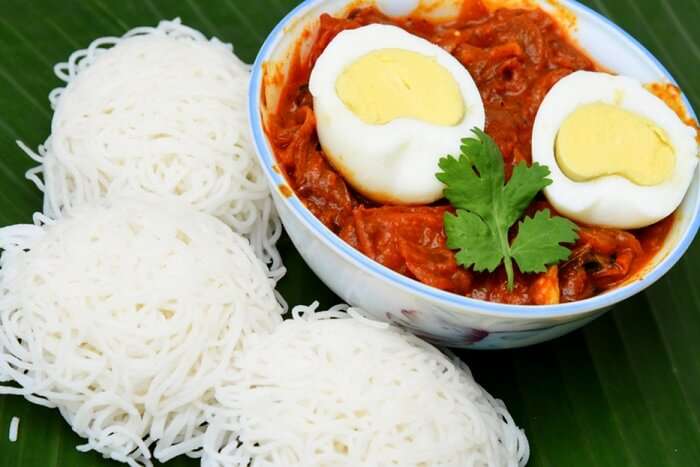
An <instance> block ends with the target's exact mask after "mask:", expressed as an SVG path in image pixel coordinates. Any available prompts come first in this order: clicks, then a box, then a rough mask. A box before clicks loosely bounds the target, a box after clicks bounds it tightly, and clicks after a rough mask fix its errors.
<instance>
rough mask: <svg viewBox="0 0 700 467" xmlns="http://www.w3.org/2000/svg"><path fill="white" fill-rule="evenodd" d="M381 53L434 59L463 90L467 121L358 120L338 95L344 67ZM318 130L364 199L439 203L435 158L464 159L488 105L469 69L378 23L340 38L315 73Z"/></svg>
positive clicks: (417, 39) (419, 40)
mask: <svg viewBox="0 0 700 467" xmlns="http://www.w3.org/2000/svg"><path fill="white" fill-rule="evenodd" d="M380 49H404V50H408V51H412V52H416V53H420V54H423V55H426V56H429V57H432V58H434V59H435V60H436V62H437V63H438V64H439V65H441V66H442V67H444V68H445V69H446V70H447V71H448V72H449V73H450V74H451V75H452V77H453V78H454V79H455V81H456V82H457V84H458V86H459V90H460V92H461V94H462V98H463V99H464V104H465V116H464V118H463V119H462V121H461V122H459V123H458V124H457V125H454V126H440V125H435V124H431V123H427V122H423V121H420V120H417V119H413V118H398V119H395V120H393V121H391V122H389V123H387V124H384V125H370V124H367V123H365V122H363V121H362V120H361V119H360V118H358V117H357V116H356V115H355V114H354V113H353V112H352V111H351V110H350V109H348V108H347V107H346V106H345V104H344V103H343V102H342V101H341V99H340V98H339V97H338V95H337V93H336V81H337V80H338V77H339V76H340V75H341V74H342V73H343V71H344V70H345V68H346V67H348V66H349V65H351V64H352V63H353V62H355V61H356V60H358V59H359V58H361V57H363V56H364V55H366V54H368V53H370V52H373V51H375V50H380ZM309 90H310V91H311V94H312V96H313V99H314V111H315V113H316V126H317V131H318V136H319V140H320V142H321V146H322V147H323V149H324V152H325V153H326V155H327V157H328V159H329V161H330V162H331V164H333V166H334V167H335V168H336V170H338V171H339V172H340V173H341V174H342V175H343V177H344V178H345V179H346V180H347V181H348V182H349V183H350V184H351V185H352V186H353V187H354V188H355V189H356V190H357V191H359V192H360V193H362V194H363V195H364V196H366V197H368V198H370V199H373V200H375V201H379V202H384V203H391V204H426V203H431V202H433V201H436V200H438V199H440V198H442V196H443V194H442V192H443V188H444V185H443V184H442V183H440V182H439V181H438V180H437V179H436V178H435V174H436V173H437V172H438V161H439V160H440V158H441V157H444V156H445V155H447V154H454V155H456V154H459V150H460V145H461V143H460V140H461V138H465V137H468V136H470V135H471V130H472V128H475V127H476V128H479V129H483V128H484V123H485V119H486V116H485V112H484V105H483V102H482V101H481V96H480V95H479V90H478V89H477V87H476V84H475V83H474V80H473V79H472V77H471V75H470V74H469V72H468V71H467V70H466V69H465V68H464V66H463V65H462V64H461V63H460V62H459V61H458V60H457V59H455V58H454V57H453V56H452V55H450V54H449V53H447V52H446V51H445V50H443V49H441V48H440V47H438V46H437V45H435V44H433V43H431V42H429V41H427V40H425V39H422V38H420V37H417V36H414V35H413V34H410V33H408V32H406V31H404V30H403V29H401V28H398V27H395V26H386V25H380V24H373V25H369V26H364V27H361V28H358V29H354V30H348V31H343V32H341V33H340V34H338V35H337V36H336V37H335V38H334V39H333V40H332V41H331V43H330V44H329V45H328V47H327V48H326V50H325V51H324V52H323V54H321V56H320V57H319V58H318V61H317V62H316V64H315V66H314V69H313V71H312V73H311V78H310V81H309Z"/></svg>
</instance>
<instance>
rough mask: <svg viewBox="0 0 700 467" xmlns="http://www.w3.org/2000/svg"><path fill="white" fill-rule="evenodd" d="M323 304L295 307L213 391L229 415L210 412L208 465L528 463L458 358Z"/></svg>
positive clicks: (487, 466) (520, 437)
mask: <svg viewBox="0 0 700 467" xmlns="http://www.w3.org/2000/svg"><path fill="white" fill-rule="evenodd" d="M317 306H318V304H314V305H312V306H311V307H297V308H295V309H294V310H293V315H294V319H293V320H289V321H285V322H284V323H283V324H282V325H281V326H280V327H279V328H277V330H276V331H275V332H274V333H272V334H270V335H264V336H257V337H254V338H252V339H251V341H250V342H249V344H250V345H249V346H247V347H246V349H245V351H244V352H243V353H242V354H241V356H240V358H238V359H237V360H236V365H237V367H238V369H239V371H237V372H236V373H235V375H236V376H235V377H233V378H231V380H229V381H228V382H227V384H225V385H223V386H222V387H220V388H218V389H217V391H216V397H217V400H219V402H220V403H221V405H222V407H223V408H219V409H217V410H216V411H213V413H212V419H211V421H210V424H209V428H208V429H207V432H206V435H205V442H204V454H203V456H202V466H203V467H223V466H226V467H248V466H249V465H250V466H251V467H311V466H313V467H357V466H373V467H390V466H401V467H437V466H440V467H448V466H449V467H467V466H469V467H517V466H524V465H525V464H526V463H527V460H528V457H529V446H528V442H527V439H526V437H525V435H524V433H523V432H522V431H521V430H520V429H518V428H517V426H516V425H515V423H514V422H513V419H512V418H511V416H510V414H509V413H508V410H507V409H506V407H505V405H504V404H503V402H501V401H500V400H497V399H494V398H493V397H491V396H490V395H489V394H488V393H487V392H486V391H485V390H484V389H482V388H481V387H480V386H479V385H478V384H477V383H476V382H475V381H474V379H473V377H472V375H471V373H470V371H469V369H468V368H467V367H466V366H465V365H464V364H463V363H462V362H460V361H459V360H457V359H456V358H450V357H448V356H446V355H444V354H443V353H441V352H440V351H439V350H437V349H436V348H435V347H433V346H431V345H430V344H427V343H425V342H423V341H421V340H420V339H418V338H416V337H414V336H412V335H409V334H407V333H404V332H403V331H400V330H399V329H397V328H395V327H387V326H383V325H380V326H377V325H376V324H372V323H369V322H368V321H369V320H368V319H367V318H361V319H357V318H352V317H351V314H350V313H348V314H346V313H345V312H344V311H343V310H344V309H345V308H347V307H334V308H333V309H331V310H329V311H326V312H315V309H316V307H317ZM355 311H358V310H355ZM352 314H354V315H356V316H357V313H352ZM360 315H361V313H360Z"/></svg>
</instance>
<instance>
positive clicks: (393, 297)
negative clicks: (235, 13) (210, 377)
mask: <svg viewBox="0 0 700 467" xmlns="http://www.w3.org/2000/svg"><path fill="white" fill-rule="evenodd" d="M349 3H353V4H357V2H349V1H347V0H307V1H305V2H303V3H302V4H301V5H299V6H298V7H297V8H296V9H295V10H294V11H292V12H291V13H290V14H289V15H287V17H285V18H284V19H283V20H282V21H281V22H280V23H279V24H278V25H277V27H276V28H275V29H274V30H273V31H272V33H271V34H270V36H269V37H268V38H267V40H266V41H265V44H264V45H263V47H262V49H261V51H260V54H259V56H258V58H257V60H256V62H255V65H254V68H253V76H252V81H251V85H250V101H249V111H250V118H251V126H252V133H253V138H254V141H255V145H256V149H257V152H258V156H259V159H260V163H261V164H262V166H263V168H264V171H265V174H266V176H267V178H268V181H269V183H270V184H271V186H272V187H273V189H272V192H273V197H274V201H275V204H276V206H277V209H278V210H279V213H280V216H281V217H282V221H283V223H284V226H285V228H286V230H287V232H288V234H289V236H290V237H291V239H292V241H293V242H294V245H295V246H296V248H297V249H298V250H299V252H300V253H301V255H302V256H303V257H304V259H305V260H306V262H307V263H308V264H309V266H310V267H311V269H313V271H314V272H315V273H316V274H317V275H318V276H319V277H320V278H321V280H323V282H325V283H326V284H327V285H328V287H330V288H331V289H332V290H333V291H334V292H335V293H336V294H337V295H339V296H340V297H341V298H342V299H343V300H345V301H346V302H348V303H350V304H352V305H356V306H359V307H362V308H364V309H365V310H366V311H367V312H369V313H370V314H372V315H373V316H374V317H375V318H377V319H381V320H388V321H392V322H395V323H398V324H400V325H402V326H404V327H405V328H407V329H409V330H411V331H413V332H414V333H416V334H417V335H419V336H421V337H424V338H426V339H428V340H431V341H433V342H436V343H438V344H444V345H449V346H452V347H471V348H479V349H497V348H510V347H522V346H526V345H531V344H535V343H538V342H543V341H546V340H549V339H553V338H555V337H558V336H561V335H563V334H566V333H568V332H571V331H573V330H574V329H577V328H579V327H581V326H583V325H585V324H586V323H588V322H590V321H592V320H593V319H595V318H596V317H598V316H600V315H602V314H603V313H605V312H606V311H607V310H609V309H610V307H611V306H613V305H614V304H616V303H618V302H620V301H622V300H624V299H626V298H628V297H630V296H632V295H634V294H636V293H639V292H641V291H642V290H644V289H645V288H647V287H649V286H650V285H651V284H653V283H654V282H655V281H657V280H658V279H659V278H660V277H661V276H663V275H664V274H666V272H668V270H669V269H670V268H671V267H672V266H673V265H674V264H675V263H676V262H677V261H678V260H679V259H680V258H681V256H682V255H683V254H684V253H685V251H686V250H687V249H688V246H689V245H690V244H691V242H692V241H693V238H694V237H695V234H696V232H697V230H698V226H699V224H700V217H699V215H698V214H699V212H700V211H699V207H700V205H699V203H700V196H699V193H698V190H699V183H698V177H697V174H696V176H695V178H694V180H693V183H692V185H691V187H690V190H689V192H688V194H687V195H686V198H685V200H684V202H683V204H682V205H681V207H680V210H679V215H678V219H677V221H676V223H675V226H674V229H673V230H672V232H671V234H670V235H669V237H668V240H667V242H666V245H665V246H664V248H662V250H661V251H660V253H659V255H658V256H657V257H656V258H655V259H654V260H653V261H652V263H651V265H650V267H649V268H648V269H647V270H645V271H643V272H642V273H641V274H640V276H639V277H637V278H635V279H634V280H633V281H631V282H630V283H628V284H627V285H625V286H623V287H620V288H617V289H614V290H612V291H609V292H607V293H604V294H602V295H598V296H595V297H593V298H590V299H587V300H583V301H579V302H575V303H568V304H560V305H551V306H518V305H502V304H497V303H488V302H482V301H478V300H473V299H470V298H465V297H462V296H458V295H455V294H452V293H448V292H444V291H441V290H438V289H435V288H432V287H429V286H427V285H424V284H422V283H420V282H417V281H415V280H412V279H410V278H407V277H404V276H402V275H400V274H397V273H395V272H393V271H391V270H390V269H388V268H385V267H384V266H382V265H380V264H378V263H376V262H375V261H373V260H371V259H369V258H367V257H366V256H364V255H363V254H362V253H360V252H359V251H357V250H355V249H354V248H352V247H351V246H350V245H348V244H346V243H345V242H344V241H343V240H341V239H340V238H339V237H337V236H336V235H335V234H333V233H332V232H331V231H330V230H329V229H327V228H326V227H325V226H324V225H323V224H322V223H321V222H320V221H318V220H317V219H316V218H315V217H314V216H313V214H311V212H310V211H309V210H308V209H307V208H306V207H305V206H304V205H303V203H302V202H301V201H300V200H299V198H297V197H296V196H294V195H292V196H285V195H284V194H283V193H282V191H281V190H280V188H281V187H285V190H284V191H285V192H287V194H289V190H288V187H286V181H285V179H284V177H283V176H282V175H281V174H280V173H279V172H278V171H277V170H275V164H276V161H275V156H274V154H273V151H272V148H271V146H270V144H269V142H268V140H267V137H266V135H265V132H264V130H263V122H264V119H265V116H266V115H267V113H268V112H269V110H270V109H272V108H274V105H275V104H276V99H277V93H276V90H277V89H276V88H274V85H266V87H265V92H266V99H265V100H262V99H261V95H262V94H261V93H262V92H263V75H264V69H265V67H266V66H269V65H271V64H274V65H275V66H277V67H279V66H281V67H283V68H282V69H283V70H284V69H285V68H284V67H285V66H286V65H287V64H288V61H289V57H290V55H291V47H292V46H293V45H294V44H295V43H296V41H297V40H298V38H299V37H300V35H301V33H302V31H303V30H304V29H306V28H308V27H310V26H311V25H313V24H314V22H315V21H316V20H317V18H318V17H319V16H320V14H321V13H322V12H329V13H338V12H340V11H342V10H343V9H344V8H345V7H346V5H348V4H349ZM360 3H374V2H372V1H371V0H367V1H364V2H360ZM377 3H379V4H381V6H382V7H384V8H386V6H387V5H389V7H390V8H394V9H395V10H397V11H402V10H403V11H404V12H405V11H406V9H409V10H410V9H411V8H412V6H413V5H415V4H417V3H418V2H417V1H416V0H377ZM425 3H440V5H441V6H445V7H444V8H441V9H434V10H432V11H433V12H438V13H439V14H447V15H449V14H451V11H454V8H451V6H452V7H454V4H455V3H456V2H455V1H454V0H452V1H449V2H446V1H445V0H432V1H431V0H428V1H427V2H426V1H425V0H423V1H422V4H425ZM457 3H458V2H457ZM540 3H541V6H542V7H543V8H545V9H548V8H552V7H551V5H550V2H546V1H541V2H540ZM559 4H560V6H562V7H564V8H566V9H567V10H568V11H569V12H570V13H573V14H574V15H575V16H576V18H577V21H576V27H575V29H574V30H572V31H571V32H572V35H573V36H574V38H575V39H576V40H577V41H578V42H579V43H580V45H581V46H582V47H583V48H584V49H585V50H586V51H587V52H588V53H589V54H590V55H591V56H592V57H593V58H594V59H595V60H597V61H598V63H599V64H601V65H603V66H604V67H606V68H608V69H610V70H612V71H614V72H617V73H620V74H625V75H629V76H632V77H635V78H638V79H640V80H642V81H644V82H673V78H672V77H671V75H670V74H669V73H668V71H667V70H666V69H665V68H664V67H663V65H661V63H659V61H658V60H656V59H655V58H654V56H653V55H651V53H649V52H648V51H647V50H646V49H645V48H644V47H643V46H642V45H641V44H640V43H639V42H637V41H636V40H635V39H634V38H632V37H631V36H629V35H628V34H627V33H626V32H624V31H623V30H622V29H620V28H619V27H618V26H616V25H615V24H613V23H612V22H610V21H609V20H607V19H606V18H604V17H602V16H601V15H599V14H598V13H596V12H594V11H593V10H590V9H589V8H587V7H585V6H583V5H581V4H579V3H576V2H574V1H570V0H561V1H560V2H559ZM385 11H386V10H385ZM268 84H269V83H268ZM263 102H264V103H263ZM684 104H685V106H686V109H687V111H688V113H689V114H691V115H692V116H693V118H695V114H694V113H693V112H692V109H691V107H690V104H689V103H688V101H687V100H685V97H684Z"/></svg>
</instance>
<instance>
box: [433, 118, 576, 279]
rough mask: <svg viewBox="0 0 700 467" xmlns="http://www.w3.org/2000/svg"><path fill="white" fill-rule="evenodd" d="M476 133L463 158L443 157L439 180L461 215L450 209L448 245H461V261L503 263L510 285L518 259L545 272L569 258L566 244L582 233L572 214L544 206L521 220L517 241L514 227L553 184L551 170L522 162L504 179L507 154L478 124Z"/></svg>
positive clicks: (489, 267) (490, 267) (530, 269)
mask: <svg viewBox="0 0 700 467" xmlns="http://www.w3.org/2000/svg"><path fill="white" fill-rule="evenodd" d="M473 132H474V134H475V136H476V137H471V138H465V139H463V140H462V147H461V152H462V153H461V155H460V156H459V158H455V157H453V156H447V157H445V158H443V159H441V160H440V164H439V166H440V169H441V170H442V171H441V172H439V173H438V174H437V178H438V180H440V181H441V182H442V183H444V184H445V197H446V198H447V199H448V200H449V201H450V203H452V205H453V206H454V207H455V209H456V215H453V214H450V213H446V214H445V232H446V234H447V246H448V247H449V248H451V249H453V250H459V251H458V253H457V255H456V259H457V262H458V263H459V264H460V265H462V266H465V267H472V268H473V269H474V270H476V271H489V272H493V271H494V270H495V269H496V268H497V267H498V266H500V265H501V263H504V265H505V270H506V276H507V278H508V289H509V290H512V289H513V287H514V273H513V261H515V262H516V263H517V265H518V268H519V269H520V271H521V272H524V273H535V272H545V271H546V270H547V266H549V265H551V264H555V263H558V262H559V261H563V260H566V259H567V258H568V257H569V256H570V254H571V250H569V249H568V248H566V247H564V246H562V245H561V244H562V243H573V242H575V241H576V239H577V238H578V235H577V233H576V231H577V229H578V227H577V226H576V224H574V223H573V222H571V221H570V220H568V219H565V218H563V217H558V216H551V214H550V212H549V210H547V209H545V210H544V211H540V212H538V213H537V214H535V216H534V217H527V218H525V219H524V220H523V221H522V222H520V224H519V225H518V234H517V236H516V237H515V240H513V242H512V244H511V243H510V241H509V239H508V231H509V229H510V228H511V227H512V226H513V225H514V224H515V223H516V222H518V220H520V219H521V217H522V215H523V213H524V211H525V209H526V208H527V207H528V205H529V204H530V203H531V202H532V200H533V199H534V197H535V196H536V195H537V193H539V192H540V190H542V189H543V188H544V187H546V186H547V185H549V184H551V183H552V181H551V180H550V179H549V178H548V177H549V174H550V172H549V169H548V168H547V167H545V166H542V165H539V164H538V163H534V164H533V165H532V166H529V167H528V166H527V164H525V163H524V162H521V163H520V164H518V165H517V166H516V167H515V169H514V170H513V174H512V176H511V178H510V180H509V181H508V183H505V179H504V174H503V155H502V154H501V151H500V150H499V149H498V146H497V145H496V143H495V142H494V141H493V139H491V138H490V137H489V136H488V135H487V134H486V133H484V132H483V131H481V130H479V129H474V130H473Z"/></svg>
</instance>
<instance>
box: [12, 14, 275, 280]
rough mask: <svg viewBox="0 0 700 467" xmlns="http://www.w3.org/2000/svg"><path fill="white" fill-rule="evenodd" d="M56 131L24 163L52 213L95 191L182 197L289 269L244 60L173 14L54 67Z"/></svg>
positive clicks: (48, 212)
mask: <svg viewBox="0 0 700 467" xmlns="http://www.w3.org/2000/svg"><path fill="white" fill-rule="evenodd" d="M55 73H56V75H57V76H58V77H59V78H60V79H61V80H63V81H64V82H65V83H66V86H65V87H60V88H57V89H54V90H53V91H52V92H51V94H50V96H49V98H50V101H51V105H52V107H53V108H54V109H55V114H54V117H53V121H52V125H51V136H50V137H49V138H48V139H47V141H46V142H45V144H44V145H42V146H40V147H39V149H38V153H35V152H33V151H32V150H31V149H29V148H28V147H27V146H26V145H24V144H22V143H21V142H18V144H19V145H20V147H21V148H22V149H23V150H24V151H25V152H26V153H27V154H28V155H29V156H30V157H31V158H32V159H34V160H35V161H36V162H38V163H39V164H40V166H39V167H36V168H34V169H31V170H29V171H28V172H27V178H29V179H30V180H32V181H33V182H34V183H35V184H36V185H37V186H38V187H39V189H41V190H42V191H44V194H45V196H44V214H45V215H47V216H48V217H50V218H58V217H59V216H60V215H61V214H62V213H63V212H70V211H71V210H73V209H74V208H75V207H76V206H80V205H82V204H84V203H86V202H91V201H95V200H96V199H97V198H100V197H105V196H113V195H122V194H124V193H154V194H158V195H161V196H172V197H176V198H179V199H181V200H183V201H185V202H187V203H189V204H191V205H192V206H194V207H195V208H196V209H198V210H200V211H202V212H206V213H208V214H212V215H214V216H217V217H219V218H220V219H221V220H223V221H224V222H226V223H227V224H228V225H229V226H230V227H231V228H233V230H234V231H236V232H238V233H240V234H242V235H244V236H246V237H247V238H248V239H249V240H250V241H251V243H252V245H253V249H254V250H255V252H256V254H257V255H258V256H259V257H261V258H263V260H265V261H266V262H268V263H270V264H271V271H272V274H273V277H275V278H279V277H281V276H282V275H283V274H284V269H283V266H282V261H281V258H280V255H279V254H278V252H277V250H276V248H275V243H276V242H277V239H278V238H279V236H280V234H281V232H282V228H281V224H280V222H279V219H278V218H277V215H276V213H275V211H274V208H273V206H272V200H271V198H270V193H269V189H268V187H267V183H266V181H265V179H264V176H263V173H262V170H261V168H260V166H259V165H258V163H257V160H256V158H255V152H254V149H253V145H252V142H251V138H250V136H249V125H248V116H247V100H248V99H247V95H248V94H247V92H248V82H249V76H250V67H249V66H248V65H246V64H245V63H243V62H242V61H241V60H239V59H238V57H236V55H235V54H234V53H233V47H232V46H231V45H230V44H224V43H222V42H220V41H219V40H217V39H215V38H214V39H211V40H207V38H206V37H205V36H203V35H202V34H201V33H200V32H198V31H195V30H194V29H191V28H189V27H187V26H183V25H182V24H181V23H180V21H179V20H174V21H162V22H161V23H160V24H159V25H158V26H157V27H155V28H151V27H140V28H136V29H133V30H131V31H129V32H127V33H126V34H125V35H124V36H122V37H105V38H101V39H97V40H95V41H94V42H93V43H92V44H90V46H89V47H88V48H87V49H84V50H78V51H76V52H74V53H73V54H72V55H71V56H70V58H69V59H68V61H67V62H65V63H59V64H58V65H56V67H55Z"/></svg>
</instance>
